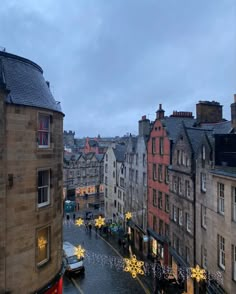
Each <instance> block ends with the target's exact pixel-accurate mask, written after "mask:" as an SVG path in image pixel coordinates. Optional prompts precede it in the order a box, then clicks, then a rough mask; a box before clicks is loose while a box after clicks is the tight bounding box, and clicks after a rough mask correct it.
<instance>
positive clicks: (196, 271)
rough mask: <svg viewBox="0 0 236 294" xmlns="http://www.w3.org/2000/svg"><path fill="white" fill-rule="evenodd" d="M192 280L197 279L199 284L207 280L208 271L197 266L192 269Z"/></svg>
mask: <svg viewBox="0 0 236 294" xmlns="http://www.w3.org/2000/svg"><path fill="white" fill-rule="evenodd" d="M191 278H194V279H196V281H197V282H198V283H199V282H200V281H201V280H206V271H205V270H204V269H201V268H200V267H199V265H197V266H196V267H195V268H192V267H191Z"/></svg>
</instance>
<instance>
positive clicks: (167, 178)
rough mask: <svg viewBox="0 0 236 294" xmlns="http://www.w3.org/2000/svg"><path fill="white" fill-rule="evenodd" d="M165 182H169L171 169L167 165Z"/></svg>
mask: <svg viewBox="0 0 236 294" xmlns="http://www.w3.org/2000/svg"><path fill="white" fill-rule="evenodd" d="M165 182H166V184H168V183H169V171H168V166H165Z"/></svg>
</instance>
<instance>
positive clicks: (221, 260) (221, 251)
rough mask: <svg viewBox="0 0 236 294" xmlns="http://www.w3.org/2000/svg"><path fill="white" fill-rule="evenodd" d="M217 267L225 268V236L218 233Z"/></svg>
mask: <svg viewBox="0 0 236 294" xmlns="http://www.w3.org/2000/svg"><path fill="white" fill-rule="evenodd" d="M218 242H219V243H218V249H219V252H218V254H219V267H220V268H221V269H223V270H225V238H224V237H222V236H221V235H218Z"/></svg>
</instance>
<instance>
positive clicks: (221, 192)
mask: <svg viewBox="0 0 236 294" xmlns="http://www.w3.org/2000/svg"><path fill="white" fill-rule="evenodd" d="M217 194H218V211H219V213H220V214H222V215H224V214H225V197H224V184H223V183H219V182H218V183H217Z"/></svg>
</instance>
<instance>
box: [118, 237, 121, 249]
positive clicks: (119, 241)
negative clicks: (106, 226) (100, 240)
mask: <svg viewBox="0 0 236 294" xmlns="http://www.w3.org/2000/svg"><path fill="white" fill-rule="evenodd" d="M118 244H119V247H121V244H122V242H121V238H119V239H118Z"/></svg>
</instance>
